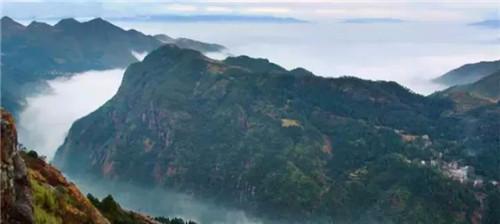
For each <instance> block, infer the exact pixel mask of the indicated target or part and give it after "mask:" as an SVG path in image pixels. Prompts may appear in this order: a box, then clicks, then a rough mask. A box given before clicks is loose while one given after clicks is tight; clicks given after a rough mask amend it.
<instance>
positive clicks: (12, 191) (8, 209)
mask: <svg viewBox="0 0 500 224" xmlns="http://www.w3.org/2000/svg"><path fill="white" fill-rule="evenodd" d="M0 112H1V125H2V129H1V136H2V137H1V145H2V148H1V155H2V161H1V203H2V216H1V217H2V218H1V222H2V223H12V224H16V223H22V224H29V223H34V218H33V207H32V195H31V190H30V186H29V182H28V176H27V170H26V166H25V165H24V161H23V160H22V158H21V156H20V155H19V153H18V150H17V147H18V143H17V132H16V127H15V124H14V118H13V117H12V116H11V115H10V114H9V113H7V112H6V111H4V110H3V109H0Z"/></svg>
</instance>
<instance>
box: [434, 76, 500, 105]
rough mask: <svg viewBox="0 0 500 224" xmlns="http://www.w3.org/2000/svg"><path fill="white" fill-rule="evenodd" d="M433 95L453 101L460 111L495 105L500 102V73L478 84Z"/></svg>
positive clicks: (455, 87) (466, 85)
mask: <svg viewBox="0 0 500 224" xmlns="http://www.w3.org/2000/svg"><path fill="white" fill-rule="evenodd" d="M433 95H434V96H437V97H446V98H449V99H452V100H453V101H454V102H455V103H456V104H455V105H456V106H457V108H456V109H457V110H458V111H467V110H470V109H473V108H477V107H480V106H484V105H489V104H495V103H496V102H498V101H499V100H500V71H497V72H494V73H493V74H490V75H488V76H485V77H484V78H481V79H480V80H478V81H476V82H473V83H470V84H465V85H457V86H453V87H450V88H448V89H445V90H443V91H440V92H437V93H434V94H433Z"/></svg>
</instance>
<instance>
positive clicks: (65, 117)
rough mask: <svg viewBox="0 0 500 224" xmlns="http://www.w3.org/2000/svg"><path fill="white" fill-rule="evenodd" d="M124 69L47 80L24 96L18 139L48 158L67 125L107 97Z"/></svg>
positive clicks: (100, 103) (118, 82)
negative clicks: (44, 86) (35, 91)
mask: <svg viewBox="0 0 500 224" xmlns="http://www.w3.org/2000/svg"><path fill="white" fill-rule="evenodd" d="M123 73H124V69H112V70H104V71H86V72H82V73H77V74H74V75H73V76H71V77H61V78H57V79H54V80H51V81H48V82H47V85H48V88H47V89H46V90H44V91H42V92H40V93H38V94H35V95H33V96H31V97H28V98H27V99H26V101H27V103H26V106H25V107H24V109H23V110H22V111H21V113H20V115H19V125H18V126H19V142H20V143H22V144H23V145H25V146H26V147H27V148H28V149H31V150H35V151H37V152H38V153H39V154H42V155H45V156H47V158H48V159H52V157H53V156H54V154H55V151H56V150H57V148H58V147H59V146H60V145H61V144H62V143H63V141H64V138H65V137H66V134H67V132H68V130H69V128H70V127H71V124H72V123H73V122H74V121H76V120H77V119H79V118H81V117H83V116H85V115H87V114H89V113H90V112H92V111H94V110H95V109H97V108H98V107H99V106H101V105H102V104H104V103H105V102H106V101H107V100H109V99H110V98H111V97H112V96H113V95H114V94H115V93H116V91H117V90H118V87H119V86H120V83H121V79H122V76H123Z"/></svg>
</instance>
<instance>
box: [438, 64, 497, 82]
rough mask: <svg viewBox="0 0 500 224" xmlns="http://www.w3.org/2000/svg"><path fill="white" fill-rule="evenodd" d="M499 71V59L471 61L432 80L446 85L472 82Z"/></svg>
mask: <svg viewBox="0 0 500 224" xmlns="http://www.w3.org/2000/svg"><path fill="white" fill-rule="evenodd" d="M496 71H500V60H496V61H482V62H478V63H471V64H466V65H463V66H460V67H459V68H456V69H453V70H451V71H449V72H447V73H446V74H444V75H442V76H440V77H438V78H436V79H434V82H437V83H441V84H445V85H448V86H454V85H463V84H468V83H473V82H476V81H478V80H480V79H481V78H483V77H485V76H487V75H490V74H492V73H494V72H496Z"/></svg>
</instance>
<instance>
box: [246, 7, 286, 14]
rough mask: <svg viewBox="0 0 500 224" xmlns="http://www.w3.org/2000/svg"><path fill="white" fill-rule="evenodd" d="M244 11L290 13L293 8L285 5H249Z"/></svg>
mask: <svg viewBox="0 0 500 224" xmlns="http://www.w3.org/2000/svg"><path fill="white" fill-rule="evenodd" d="M243 11H244V12H250V13H271V14H283V13H289V12H291V11H292V10H291V9H289V8H283V7H249V8H245V9H244V10H243Z"/></svg>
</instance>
